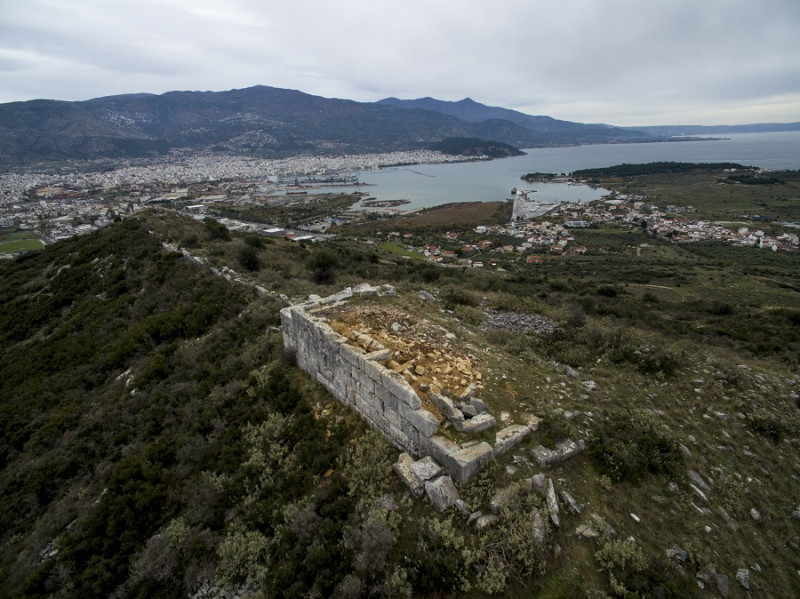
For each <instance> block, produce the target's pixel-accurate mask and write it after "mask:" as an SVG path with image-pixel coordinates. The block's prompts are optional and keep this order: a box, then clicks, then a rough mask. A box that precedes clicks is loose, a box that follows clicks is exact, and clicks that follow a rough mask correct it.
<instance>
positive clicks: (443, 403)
mask: <svg viewBox="0 0 800 599" xmlns="http://www.w3.org/2000/svg"><path fill="white" fill-rule="evenodd" d="M428 397H430V399H431V401H432V402H433V405H435V406H436V407H437V409H438V410H439V411H440V412H441V413H442V416H444V417H445V418H447V419H448V420H449V421H450V422H452V423H453V424H456V426H458V425H459V424H460V423H461V422H464V414H463V413H462V412H461V410H459V409H458V408H457V407H456V405H455V403H453V400H451V399H450V398H449V397H447V396H445V395H441V394H439V393H434V392H433V391H431V392H430V393H429V395H428Z"/></svg>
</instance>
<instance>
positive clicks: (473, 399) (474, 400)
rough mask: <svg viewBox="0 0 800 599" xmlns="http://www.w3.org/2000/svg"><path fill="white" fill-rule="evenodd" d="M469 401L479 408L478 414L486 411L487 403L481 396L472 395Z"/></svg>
mask: <svg viewBox="0 0 800 599" xmlns="http://www.w3.org/2000/svg"><path fill="white" fill-rule="evenodd" d="M469 403H470V404H471V405H473V406H475V409H476V410H478V414H480V413H481V412H485V411H486V403H485V402H484V401H483V400H482V399H480V398H479V397H470V399H469Z"/></svg>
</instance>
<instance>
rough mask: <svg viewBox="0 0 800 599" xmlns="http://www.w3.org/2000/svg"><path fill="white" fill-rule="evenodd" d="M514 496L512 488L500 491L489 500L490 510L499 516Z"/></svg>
mask: <svg viewBox="0 0 800 599" xmlns="http://www.w3.org/2000/svg"><path fill="white" fill-rule="evenodd" d="M511 496H512V489H511V487H504V488H502V489H498V490H497V492H496V493H495V494H494V495H493V496H492V498H491V499H490V500H489V508H490V509H491V510H492V513H493V514H499V513H500V510H501V509H502V507H503V506H504V505H505V504H506V503H508V502H509V500H510V499H511Z"/></svg>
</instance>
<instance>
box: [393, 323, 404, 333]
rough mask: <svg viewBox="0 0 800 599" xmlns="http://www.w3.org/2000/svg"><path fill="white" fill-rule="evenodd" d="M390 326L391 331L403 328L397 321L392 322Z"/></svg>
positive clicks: (399, 330) (398, 330)
mask: <svg viewBox="0 0 800 599" xmlns="http://www.w3.org/2000/svg"><path fill="white" fill-rule="evenodd" d="M391 328H392V332H393V333H400V332H402V331H404V330H405V327H404V326H403V325H401V324H400V323H399V322H393V323H392V327H391Z"/></svg>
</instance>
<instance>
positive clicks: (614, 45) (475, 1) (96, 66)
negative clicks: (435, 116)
mask: <svg viewBox="0 0 800 599" xmlns="http://www.w3.org/2000/svg"><path fill="white" fill-rule="evenodd" d="M258 84H261V85H270V86H274V87H283V88H291V89H299V90H301V91H304V92H307V93H311V94H315V95H320V96H325V97H336V98H348V99H353V100H359V101H375V100H379V99H381V98H384V97H387V96H395V97H399V98H418V97H423V96H432V97H435V98H439V99H443V100H460V99H462V98H464V97H471V98H473V99H474V100H476V101H478V102H482V103H484V104H489V105H493V106H503V107H507V108H513V109H516V110H520V111H522V112H526V113H529V114H537V115H549V116H552V117H555V118H560V119H566V120H571V121H579V122H587V123H594V122H605V123H611V124H615V125H659V124H709V125H712V124H741V123H754V122H788V121H800V0H760V1H756V0H493V1H492V0H394V1H392V2H388V1H384V0H285V1H284V0H281V1H277V0H0V102H11V101H16V100H30V99H34V98H51V99H59V100H86V99H89V98H95V97H99V96H107V95H113V94H122V93H133V92H150V93H163V92H166V91H170V90H176V89H177V90H212V91H222V90H228V89H233V88H243V87H250V86H252V85H258Z"/></svg>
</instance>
